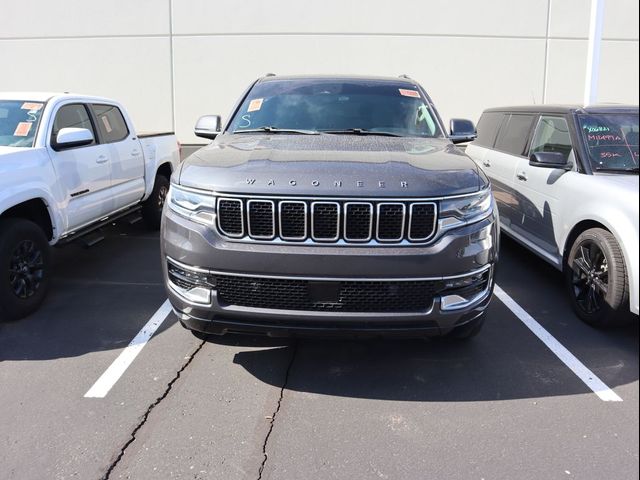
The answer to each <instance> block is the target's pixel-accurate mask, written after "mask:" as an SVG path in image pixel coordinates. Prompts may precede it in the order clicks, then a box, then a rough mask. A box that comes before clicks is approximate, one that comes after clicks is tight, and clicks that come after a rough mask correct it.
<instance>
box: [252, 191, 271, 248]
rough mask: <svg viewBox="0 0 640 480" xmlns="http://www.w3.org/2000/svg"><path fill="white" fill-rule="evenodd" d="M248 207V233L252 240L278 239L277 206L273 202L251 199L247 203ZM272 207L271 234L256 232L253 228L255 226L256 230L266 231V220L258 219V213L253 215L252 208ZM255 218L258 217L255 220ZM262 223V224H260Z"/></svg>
mask: <svg viewBox="0 0 640 480" xmlns="http://www.w3.org/2000/svg"><path fill="white" fill-rule="evenodd" d="M246 204H247V205H246V207H247V231H248V232H249V236H250V237H251V238H255V239H258V240H272V239H274V238H275V237H276V204H275V202H274V201H273V200H258V199H251V200H247V202H246ZM265 204H266V205H270V206H271V222H270V229H271V233H270V234H264V233H263V234H260V233H256V232H254V230H253V229H252V228H251V226H252V225H253V226H254V229H264V226H265V225H264V219H258V218H257V217H258V215H257V212H254V213H252V207H253V206H254V205H255V206H258V205H265ZM254 217H256V218H255V219H254ZM259 222H260V223H259Z"/></svg>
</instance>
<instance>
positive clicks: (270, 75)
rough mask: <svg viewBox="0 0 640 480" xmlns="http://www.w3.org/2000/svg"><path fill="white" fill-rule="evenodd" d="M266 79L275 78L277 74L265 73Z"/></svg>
mask: <svg viewBox="0 0 640 480" xmlns="http://www.w3.org/2000/svg"><path fill="white" fill-rule="evenodd" d="M264 76H265V77H275V76H276V74H275V73H265V75H264Z"/></svg>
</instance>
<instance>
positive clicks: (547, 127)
mask: <svg viewBox="0 0 640 480" xmlns="http://www.w3.org/2000/svg"><path fill="white" fill-rule="evenodd" d="M536 152H557V153H562V154H563V155H564V159H565V160H568V159H569V154H570V153H571V135H570V134H569V125H567V121H566V120H565V119H564V118H563V117H545V116H543V117H540V121H539V122H538V127H537V128H536V135H535V137H534V138H533V142H531V153H536Z"/></svg>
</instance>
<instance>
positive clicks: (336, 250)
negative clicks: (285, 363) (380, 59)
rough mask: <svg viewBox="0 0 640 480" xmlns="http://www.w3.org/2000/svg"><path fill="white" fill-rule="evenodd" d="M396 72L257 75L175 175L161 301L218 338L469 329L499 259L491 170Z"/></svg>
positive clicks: (461, 332)
mask: <svg viewBox="0 0 640 480" xmlns="http://www.w3.org/2000/svg"><path fill="white" fill-rule="evenodd" d="M451 123H452V128H451V130H452V131H451V134H450V135H447V134H445V132H444V129H443V127H442V121H441V119H440V117H439V115H438V113H437V112H436V110H435V108H434V106H433V104H432V102H431V99H430V98H429V96H428V95H427V94H426V92H425V91H424V90H423V89H422V88H421V87H420V86H419V85H418V84H417V83H416V82H414V81H412V80H411V79H409V78H406V77H401V78H375V77H317V76H314V77H279V76H273V75H269V76H266V77H264V78H261V79H260V80H258V81H256V82H255V83H254V84H253V85H251V87H250V88H249V89H248V90H247V91H246V92H245V94H244V95H243V96H242V98H241V99H240V101H239V103H238V104H237V106H236V107H235V109H234V111H233V114H232V115H231V118H230V120H229V122H228V123H227V124H226V125H225V126H224V128H221V125H220V117H219V116H206V117H202V118H201V119H200V120H199V121H198V124H197V125H196V134H197V135H199V136H203V137H205V138H211V139H214V141H213V142H212V143H211V144H210V145H208V146H206V147H204V148H202V149H201V150H199V151H197V152H196V153H194V154H193V155H191V156H190V157H189V158H188V159H186V160H185V162H184V163H183V164H182V166H181V168H180V169H179V170H178V171H176V173H175V174H174V175H173V178H172V184H171V189H170V193H169V198H168V200H167V205H166V208H165V212H164V220H163V226H162V258H163V268H164V275H165V282H166V287H167V291H168V294H169V298H170V300H171V303H172V305H173V307H174V310H175V311H176V313H177V315H178V317H179V318H180V320H181V322H182V324H183V325H184V326H186V327H187V328H189V329H192V330H196V331H201V332H207V333H216V334H223V333H226V332H261V333H266V334H268V335H274V336H275V335H288V334H322V335H325V334H332V333H337V334H374V335H382V334H384V335H393V334H401V335H424V336H442V335H448V336H452V337H457V338H468V337H471V336H473V335H475V334H476V333H477V332H478V331H479V330H480V327H481V326H482V322H483V319H484V313H485V310H486V308H487V305H488V304H489V301H490V298H491V294H492V289H493V273H494V265H495V262H496V260H497V255H498V233H499V232H498V222H497V208H496V206H495V203H494V200H493V196H492V194H491V190H490V187H489V181H488V180H487V177H486V176H485V175H484V174H483V173H482V171H481V170H480V169H479V168H478V167H477V166H476V164H475V163H474V162H473V161H472V160H471V159H469V158H468V157H467V156H466V155H465V154H464V153H462V151H460V150H459V149H458V148H457V147H455V146H454V145H453V142H460V141H467V140H470V139H472V138H473V137H474V135H475V129H474V127H473V124H472V123H471V122H469V121H466V120H453V121H452V122H451Z"/></svg>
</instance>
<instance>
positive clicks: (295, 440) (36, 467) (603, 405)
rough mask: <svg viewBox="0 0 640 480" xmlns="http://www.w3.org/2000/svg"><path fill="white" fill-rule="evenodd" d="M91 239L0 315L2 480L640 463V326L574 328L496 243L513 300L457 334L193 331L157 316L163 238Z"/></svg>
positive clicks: (57, 259)
mask: <svg viewBox="0 0 640 480" xmlns="http://www.w3.org/2000/svg"><path fill="white" fill-rule="evenodd" d="M105 233H106V238H105V240H104V241H103V242H101V243H99V244H98V245H96V246H94V247H92V248H89V249H86V248H83V247H82V246H80V245H76V244H72V245H70V246H67V247H65V248H63V249H56V250H55V252H54V264H55V267H54V268H55V270H54V273H55V279H54V282H53V288H52V291H51V293H50V295H49V297H48V299H47V301H46V303H45V305H44V307H43V308H42V309H41V310H40V311H39V312H38V313H37V314H35V315H33V316H31V317H29V318H27V319H25V320H22V321H19V322H14V323H5V324H0V405H1V408H0V425H1V426H2V428H1V430H0V478H2V479H45V478H46V479H67V478H79V479H98V478H105V477H106V478H113V479H117V478H131V479H147V478H149V479H156V478H158V479H166V478H194V479H204V478H215V479H236V478H237V479H259V478H262V479H330V478H331V479H369V478H381V479H444V478H448V479H458V478H459V479H513V478H532V479H538V478H540V479H542V478H544V479H556V478H579V479H590V478H594V479H595V478H598V479H601V478H610V479H627V478H629V479H631V478H637V477H638V325H637V323H636V324H634V325H631V326H629V327H626V328H623V329H619V330H613V331H597V330H594V329H592V328H590V327H588V326H586V325H584V324H582V323H581V322H580V321H579V320H578V319H577V318H576V317H575V316H574V314H573V313H572V311H571V309H570V307H569V304H568V301H567V299H566V298H565V295H564V292H563V288H562V279H561V276H560V274H558V273H557V272H556V271H555V270H553V269H552V268H551V267H549V266H547V265H546V264H544V263H542V262H541V261H539V260H538V259H537V258H535V257H534V256H533V255H532V254H530V253H528V252H527V251H525V250H524V249H522V248H521V247H519V246H518V245H517V244H515V243H514V242H512V241H509V240H508V239H505V240H504V241H503V244H502V252H501V255H502V258H501V264H500V268H499V271H498V277H497V280H498V285H499V286H500V287H501V289H502V291H504V293H505V295H506V296H508V297H509V298H511V299H512V300H513V302H515V304H517V306H519V308H521V309H522V311H519V315H518V314H516V313H514V311H512V310H511V309H510V308H508V306H507V305H506V304H505V303H503V301H501V300H500V299H498V298H494V301H493V303H492V305H491V307H490V311H489V316H488V320H487V323H486V325H485V328H484V330H483V331H482V333H481V334H480V335H479V336H478V337H476V338H475V339H474V340H472V341H471V342H469V343H466V344H455V343H446V342H439V341H426V340H366V341H365V340H349V339H345V340H313V339H297V340H296V339H285V340H278V339H269V338H261V337H248V336H228V337H220V338H218V337H209V338H206V339H200V338H197V337H196V336H194V335H192V334H191V333H190V332H188V331H187V330H184V329H183V328H182V327H181V326H180V325H179V324H178V323H177V321H176V319H175V317H174V316H173V314H172V313H169V314H168V315H166V310H163V304H164V302H165V299H166V296H165V295H164V291H163V287H162V285H161V273H160V261H159V259H160V257H159V244H158V234H157V233H154V232H148V231H147V230H145V228H144V226H143V225H142V224H141V223H140V224H135V225H129V224H127V223H126V222H121V223H119V224H117V225H115V226H113V227H111V228H109V229H107V230H106V232H105ZM502 298H507V297H504V296H503V297H502ZM511 306H512V307H513V305H511ZM164 308H165V309H166V306H165V307H164ZM159 309H160V313H159V314H158V315H156V317H155V319H156V323H159V322H161V323H160V325H159V328H158V329H157V330H156V331H155V333H154V334H153V336H151V337H150V339H149V341H148V343H146V345H145V344H144V343H141V342H140V341H136V342H133V343H134V344H135V345H132V346H131V347H129V350H125V349H126V348H127V346H128V345H129V344H130V342H132V339H134V337H136V336H137V335H138V337H137V338H138V339H140V338H145V339H146V338H147V337H148V336H149V335H150V332H146V334H145V328H144V327H145V325H146V324H147V322H149V320H150V319H152V318H154V314H155V313H156V312H157V311H158V310H159ZM522 312H525V313H524V314H523V313H522ZM527 315H528V316H530V317H528V316H527ZM528 319H533V320H534V327H535V325H538V326H539V327H540V328H539V329H538V330H536V331H535V332H534V330H533V329H532V328H530V327H531V325H533V324H531V323H529V326H527V323H526V322H527V321H529V320H528ZM535 328H538V327H535ZM536 333H537V334H538V335H539V336H537V335H536ZM145 335H146V336H145ZM543 340H544V341H546V342H547V343H546V344H545V343H544V341H543ZM558 345H559V347H558ZM550 346H551V347H552V348H550ZM141 347H144V348H141ZM131 348H133V349H134V350H136V351H138V352H139V354H138V355H137V357H135V358H134V359H133V360H132V361H131V362H130V363H128V364H127V365H126V368H124V370H122V371H120V375H119V376H118V375H116V376H115V377H112V378H111V380H112V381H113V384H112V386H111V387H110V388H108V389H107V391H106V392H105V394H104V396H102V397H91V396H89V397H87V396H86V395H87V393H88V392H89V391H90V389H91V388H92V387H93V386H94V385H95V384H96V382H98V380H99V379H104V375H103V374H105V372H106V371H107V370H108V369H109V368H110V366H112V365H113V364H114V362H115V361H116V360H117V359H118V358H119V356H120V355H121V354H123V352H125V351H127V352H131ZM563 349H565V350H563ZM567 354H568V355H567ZM574 360H575V361H577V362H578V364H576V363H575V361H574ZM582 367H584V369H583V368H582ZM111 368H112V369H111V372H112V373H113V372H114V371H115V370H117V368H116V369H115V370H114V367H111ZM581 377H582V378H581ZM598 382H601V383H598ZM598 385H600V387H598ZM594 386H595V389H596V390H598V389H599V388H600V390H598V392H597V393H596V392H594V391H593V388H594ZM616 400H617V401H616ZM620 400H621V401H620Z"/></svg>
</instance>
